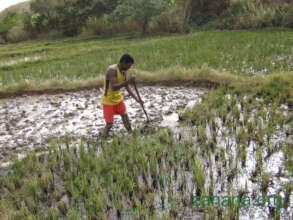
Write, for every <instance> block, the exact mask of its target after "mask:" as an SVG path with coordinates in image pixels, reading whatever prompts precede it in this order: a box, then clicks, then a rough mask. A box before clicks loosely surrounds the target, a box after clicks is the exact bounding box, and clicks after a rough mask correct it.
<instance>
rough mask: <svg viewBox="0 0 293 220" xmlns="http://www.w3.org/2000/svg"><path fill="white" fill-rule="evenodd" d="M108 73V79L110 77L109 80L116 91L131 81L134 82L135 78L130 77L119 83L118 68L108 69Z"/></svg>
mask: <svg viewBox="0 0 293 220" xmlns="http://www.w3.org/2000/svg"><path fill="white" fill-rule="evenodd" d="M107 75H108V79H109V81H110V83H111V86H112V89H113V90H114V91H116V90H119V89H121V88H122V87H125V86H127V85H128V84H129V83H131V82H133V81H134V80H135V78H134V77H131V78H130V79H128V80H125V81H124V82H122V83H117V73H116V70H113V69H110V70H108V73H107Z"/></svg>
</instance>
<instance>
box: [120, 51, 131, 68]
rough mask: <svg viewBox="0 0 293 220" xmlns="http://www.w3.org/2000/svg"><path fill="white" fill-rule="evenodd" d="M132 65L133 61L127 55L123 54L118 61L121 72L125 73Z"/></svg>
mask: <svg viewBox="0 0 293 220" xmlns="http://www.w3.org/2000/svg"><path fill="white" fill-rule="evenodd" d="M132 64H134V59H133V57H132V56H131V55H129V54H124V55H123V56H122V57H121V59H120V63H119V66H120V69H121V70H123V71H127V70H129V69H130V67H131V66H132Z"/></svg>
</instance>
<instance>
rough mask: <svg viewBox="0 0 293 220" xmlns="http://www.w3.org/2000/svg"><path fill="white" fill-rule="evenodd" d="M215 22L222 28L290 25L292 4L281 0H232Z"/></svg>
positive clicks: (292, 13) (291, 21)
mask: <svg viewBox="0 0 293 220" xmlns="http://www.w3.org/2000/svg"><path fill="white" fill-rule="evenodd" d="M217 24H218V27H219V28H222V29H249V28H254V29H255V28H264V27H273V26H276V27H280V26H286V27H292V24H293V6H292V4H291V5H290V4H286V3H283V2H281V1H280V2H275V3H271V2H269V1H257V2H256V1H254V0H232V1H231V2H230V6H229V8H228V9H227V10H226V11H225V12H224V13H223V14H222V16H221V18H220V19H219V22H218V23H217Z"/></svg>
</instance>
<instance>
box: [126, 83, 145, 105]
mask: <svg viewBox="0 0 293 220" xmlns="http://www.w3.org/2000/svg"><path fill="white" fill-rule="evenodd" d="M126 90H127V92H128V93H129V95H130V96H131V97H132V98H134V99H135V100H136V101H137V102H138V103H140V100H139V99H138V97H136V95H134V93H133V92H132V90H131V89H130V86H129V85H126ZM141 104H142V103H141Z"/></svg>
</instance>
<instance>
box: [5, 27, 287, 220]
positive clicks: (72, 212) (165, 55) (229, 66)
mask: <svg viewBox="0 0 293 220" xmlns="http://www.w3.org/2000/svg"><path fill="white" fill-rule="evenodd" d="M292 36H293V35H292V30H284V29H273V30H262V31H223V32H220V31H214V32H199V33H194V34H190V35H185V36H161V37H149V38H143V39H142V38H138V37H129V36H128V37H119V38H112V39H110V38H109V39H88V40H85V39H66V40H62V41H50V42H27V43H21V44H17V45H5V46H3V47H1V51H0V75H1V77H2V78H1V82H2V89H1V92H12V93H13V92H16V91H25V90H29V89H40V90H42V89H44V88H46V89H48V88H51V89H56V88H59V87H60V88H65V89H67V88H81V87H86V86H89V85H90V86H93V87H99V86H100V83H101V82H102V81H101V79H102V78H101V74H102V73H103V72H104V71H105V68H106V67H107V66H108V64H111V63H115V62H117V59H119V57H120V55H121V54H122V53H124V52H129V53H131V54H133V55H134V57H135V58H136V63H135V69H134V70H133V71H131V74H134V75H136V76H137V78H138V80H139V82H140V83H141V84H139V85H140V86H143V85H144V84H143V83H148V84H151V85H154V84H156V83H158V82H160V83H164V84H166V85H169V87H171V86H173V85H174V84H175V85H176V84H177V85H178V84H179V85H181V86H189V87H190V86H193V87H194V86H195V85H197V84H206V85H213V86H212V87H209V88H208V89H209V90H208V92H205V93H204V94H201V95H200V97H198V96H197V98H196V99H195V98H192V96H190V99H189V98H188V97H185V98H180V97H179V96H178V98H176V97H175V94H176V92H172V95H174V97H175V98H174V97H173V96H171V97H173V98H171V99H174V100H175V101H177V99H178V101H183V100H185V101H192V99H193V100H194V102H193V103H191V105H187V106H180V108H179V107H176V109H172V110H170V111H165V109H164V107H162V111H161V112H160V111H158V110H154V109H155V108H153V107H152V106H151V105H148V106H147V109H146V110H147V111H151V112H152V113H153V114H155V112H156V111H157V112H160V113H158V114H161V113H162V114H163V117H164V118H168V117H170V118H172V120H174V118H175V121H172V123H171V122H168V121H167V122H166V123H165V124H166V125H168V126H169V128H162V127H161V126H160V125H158V124H156V125H154V126H152V125H149V126H144V127H139V126H136V127H135V130H134V132H133V133H132V134H127V135H125V134H124V133H123V132H122V133H121V132H117V133H116V134H115V135H114V136H113V137H111V138H110V139H106V140H105V139H101V138H99V137H97V138H96V139H91V140H87V139H86V138H80V139H78V138H77V139H76V138H75V140H74V141H73V140H71V139H70V138H69V137H67V136H66V137H62V138H60V139H58V140H53V141H51V142H50V143H48V144H49V145H50V146H49V147H48V148H47V151H45V152H43V153H39V154H36V153H29V154H28V156H26V157H25V158H23V159H21V160H18V159H17V158H15V159H14V160H12V161H11V162H12V163H11V165H9V166H6V167H2V168H0V219H211V220H212V219H225V220H226V219H227V220H228V219H282V220H289V219H291V218H292V215H293V206H292V204H293V192H292V187H293V185H292V183H293V145H292V143H293V129H292V127H293V113H292V107H293V89H292V88H293V70H292V65H293V64H292V55H293V37H292ZM2 49H3V50H2ZM24 57H27V58H26V59H24ZM36 82H38V83H36ZM43 82H46V84H42V83H43ZM66 82H67V83H66ZM62 86H63V87H62ZM172 88H173V89H174V88H176V87H172ZM152 89H156V87H152ZM152 89H150V88H148V89H147V91H150V92H149V93H147V91H146V92H145V93H146V94H147V96H148V99H150V100H151V98H152V96H155V92H154V91H153V90H152ZM164 91H172V89H170V90H167V89H165V90H164ZM188 91H190V92H189V93H191V95H194V94H193V93H195V92H193V91H192V90H188ZM194 91H196V90H194ZM86 93H87V97H91V98H92V97H94V95H93V94H90V92H89V91H87V92H86ZM66 95H67V96H70V94H69V93H68V94H66ZM160 95H161V96H162V97H168V95H167V94H165V95H164V94H163V92H162V94H160ZM184 96H188V92H187V93H184ZM25 97H26V98H27V99H32V97H31V96H25ZM52 97H53V96H52ZM52 97H50V99H51V102H52V101H54V100H53V98H52ZM60 97H61V96H60ZM60 97H59V98H60ZM22 98H23V97H22ZM81 98H82V97H81ZM97 98H98V97H97ZM10 99H13V98H10ZM61 99H62V98H61ZM69 99H70V98H69ZM71 99H75V98H71ZM6 101H7V100H1V102H3V103H4V104H5V102H6ZM10 103H12V102H10ZM159 103H160V104H162V105H166V104H164V103H163V102H161V101H159ZM170 103H171V102H170ZM95 104H96V103H95ZM186 104H187V103H186ZM1 105H2V103H1ZM20 105H21V101H18V104H17V106H20ZM6 115H9V114H6ZM142 116H143V115H142V114H141V115H140V117H141V118H142ZM157 116H158V115H154V116H152V117H157ZM173 116H174V117H173ZM39 117H42V116H41V115H39ZM135 117H136V116H135V115H133V120H135ZM20 120H21V119H20ZM63 123H64V122H63ZM10 126H13V123H12V125H10ZM10 130H13V129H10ZM11 135H12V138H13V134H11ZM69 135H70V134H69ZM75 135H76V134H75ZM77 136H78V134H77ZM230 197H232V198H233V197H235V198H236V199H238V200H236V202H235V201H234V202H233V199H232V201H231V200H229V198H230ZM260 197H261V198H263V199H264V198H268V201H266V202H265V201H264V200H258V198H260ZM210 198H216V200H217V201H218V203H217V204H215V203H214V200H210ZM222 198H226V200H225V201H220V200H221V199H222ZM269 198H271V199H272V200H271V201H270V200H269Z"/></svg>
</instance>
